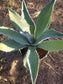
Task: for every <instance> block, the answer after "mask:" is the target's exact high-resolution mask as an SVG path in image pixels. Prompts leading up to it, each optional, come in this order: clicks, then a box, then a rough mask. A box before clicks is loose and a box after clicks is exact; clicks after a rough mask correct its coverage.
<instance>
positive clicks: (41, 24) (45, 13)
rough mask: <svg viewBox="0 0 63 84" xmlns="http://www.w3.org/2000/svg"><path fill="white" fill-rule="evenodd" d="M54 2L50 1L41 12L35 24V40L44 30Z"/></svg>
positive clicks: (53, 0)
mask: <svg viewBox="0 0 63 84" xmlns="http://www.w3.org/2000/svg"><path fill="white" fill-rule="evenodd" d="M55 1H56V0H51V1H50V2H49V3H48V4H47V5H46V6H45V7H44V8H43V9H42V11H41V13H40V14H39V16H38V19H37V23H36V26H37V27H36V39H38V38H39V37H40V36H41V34H42V33H43V32H44V31H45V30H46V28H47V25H48V22H49V20H50V17H51V14H52V10H53V7H54V3H55Z"/></svg>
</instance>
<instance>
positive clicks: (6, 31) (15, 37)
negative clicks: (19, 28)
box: [0, 27, 28, 45]
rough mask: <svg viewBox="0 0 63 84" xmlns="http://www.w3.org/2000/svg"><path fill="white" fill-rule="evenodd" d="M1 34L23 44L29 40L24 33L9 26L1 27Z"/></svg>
mask: <svg viewBox="0 0 63 84" xmlns="http://www.w3.org/2000/svg"><path fill="white" fill-rule="evenodd" d="M0 34H3V35H5V36H8V37H10V38H11V39H13V40H15V41H16V42H18V43H20V44H22V45H27V44H28V40H27V39H26V38H25V37H24V36H23V35H22V34H20V33H18V32H16V31H14V30H13V29H10V28H7V27H0Z"/></svg>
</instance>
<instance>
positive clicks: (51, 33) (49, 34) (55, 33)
mask: <svg viewBox="0 0 63 84" xmlns="http://www.w3.org/2000/svg"><path fill="white" fill-rule="evenodd" d="M49 38H63V33H61V32H58V31H56V30H53V29H48V30H46V31H45V32H44V33H43V34H42V35H41V36H40V38H39V39H38V40H37V41H36V43H37V44H39V43H41V42H42V41H43V40H46V39H49Z"/></svg>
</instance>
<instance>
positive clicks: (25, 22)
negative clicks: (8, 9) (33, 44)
mask: <svg viewBox="0 0 63 84" xmlns="http://www.w3.org/2000/svg"><path fill="white" fill-rule="evenodd" d="M21 28H22V30H23V31H26V32H28V33H29V34H33V35H34V31H35V23H34V22H33V20H32V18H31V16H30V15H29V12H28V10H27V8H26V4H25V2H24V0H23V2H22V15H21Z"/></svg>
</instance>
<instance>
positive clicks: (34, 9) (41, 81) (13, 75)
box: [0, 0, 63, 84]
mask: <svg viewBox="0 0 63 84" xmlns="http://www.w3.org/2000/svg"><path fill="white" fill-rule="evenodd" d="M12 1H13V0H12ZM25 1H26V4H27V7H28V10H29V12H30V14H31V16H32V18H33V19H34V21H35V22H36V19H37V16H38V14H39V12H40V10H41V9H42V8H43V7H44V6H45V5H46V4H47V3H48V2H49V1H50V0H25ZM9 7H10V8H12V9H13V10H15V11H16V12H18V13H19V14H21V12H20V11H21V1H20V0H18V1H17V0H15V1H14V2H9V3H8V2H6V1H2V0H0V26H2V25H3V26H7V27H13V25H12V24H11V22H10V19H9V16H8V8H9ZM13 28H14V27H13ZM50 28H52V29H55V30H57V31H60V32H63V0H57V2H56V4H55V11H54V12H53V15H52V23H51V26H50ZM5 39H8V38H7V37H5V36H3V35H0V41H2V40H5ZM40 52H41V51H40ZM22 59H23V57H22V56H21V54H20V52H19V51H16V52H10V53H5V52H2V51H0V67H1V68H0V84H31V79H30V75H29V71H28V70H26V68H24V66H23V60H22ZM36 84H63V51H58V52H49V53H48V55H47V57H46V58H44V59H43V60H40V67H39V74H38V78H37V82H36Z"/></svg>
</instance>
